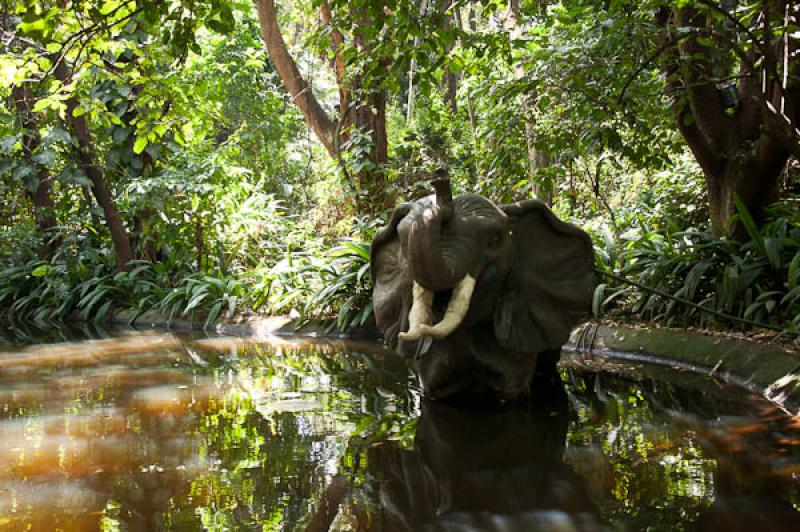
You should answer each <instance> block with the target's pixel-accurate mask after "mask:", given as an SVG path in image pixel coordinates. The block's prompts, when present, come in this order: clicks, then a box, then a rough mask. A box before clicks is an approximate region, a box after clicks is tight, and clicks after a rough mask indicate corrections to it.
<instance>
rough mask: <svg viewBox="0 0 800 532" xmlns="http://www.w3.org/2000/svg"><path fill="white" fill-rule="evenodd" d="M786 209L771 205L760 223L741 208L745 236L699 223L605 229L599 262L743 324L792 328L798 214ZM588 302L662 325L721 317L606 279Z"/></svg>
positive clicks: (796, 303)
mask: <svg viewBox="0 0 800 532" xmlns="http://www.w3.org/2000/svg"><path fill="white" fill-rule="evenodd" d="M789 212H790V211H789V210H787V209H785V208H781V207H776V208H775V209H773V211H772V212H771V219H770V220H769V221H768V222H767V223H766V224H764V225H763V226H762V227H761V228H760V229H759V228H757V227H756V225H755V224H754V223H753V220H752V219H751V218H750V216H749V214H748V213H747V212H746V211H744V210H743V208H741V207H740V209H739V219H740V222H741V224H742V226H743V227H744V228H745V230H746V232H747V233H748V234H747V237H749V238H748V239H747V240H744V239H742V240H736V239H733V238H726V237H717V236H715V235H712V234H711V233H709V232H707V231H703V230H698V229H689V230H685V231H676V232H670V231H669V230H668V229H665V230H654V229H652V228H646V227H640V228H636V229H631V230H629V231H627V232H625V233H623V234H622V235H620V237H619V238H616V237H614V235H613V234H612V233H611V231H609V230H608V229H607V228H606V229H605V230H603V231H600V234H599V238H597V237H596V238H595V246H596V251H597V256H596V263H597V267H598V269H599V270H601V271H603V272H607V273H610V274H615V275H620V276H623V277H626V278H629V279H631V280H633V281H635V282H637V283H640V284H642V285H644V286H646V287H648V288H651V289H654V290H657V291H660V292H663V293H666V294H669V295H670V296H672V297H673V298H680V299H684V300H688V301H691V302H693V303H695V304H697V305H699V306H700V307H703V308H704V309H708V310H710V311H714V312H716V313H723V314H727V315H731V316H734V317H735V318H738V319H740V320H747V321H749V322H750V323H749V324H744V325H746V326H750V327H758V326H759V325H763V326H769V327H771V328H787V329H790V330H797V329H798V326H800V220H798V219H797V218H796V215H795V216H794V217H790V216H789ZM593 309H594V312H595V314H600V313H602V312H604V311H611V312H612V313H615V314H617V315H620V314H623V315H637V316H638V317H639V318H640V319H644V320H651V321H655V322H661V323H665V324H667V325H685V324H700V325H714V324H720V321H722V322H725V321H726V320H725V319H724V318H721V317H720V316H719V315H718V314H717V315H715V314H713V313H711V312H704V311H702V310H700V309H697V308H694V307H692V306H690V305H687V304H685V303H681V302H679V301H675V300H674V299H670V298H666V297H663V296H660V295H658V294H655V293H652V292H650V291H647V290H642V289H639V288H635V287H632V286H629V285H626V284H624V283H620V282H618V281H615V280H609V279H604V280H603V281H602V282H601V283H600V284H599V285H598V287H597V289H596V291H595V295H594V304H593ZM727 321H729V322H730V321H732V320H727ZM737 323H738V324H739V325H740V326H741V325H743V324H742V323H741V322H737ZM728 325H731V323H728Z"/></svg>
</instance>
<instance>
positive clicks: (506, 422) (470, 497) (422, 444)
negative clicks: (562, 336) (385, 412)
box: [339, 379, 599, 532]
mask: <svg viewBox="0 0 800 532" xmlns="http://www.w3.org/2000/svg"><path fill="white" fill-rule="evenodd" d="M537 385H539V386H538V390H537V391H536V392H535V395H536V401H535V402H534V403H532V404H529V405H514V406H512V407H508V408H504V409H477V410H476V409H468V410H465V409H459V408H458V407H455V406H453V405H450V404H446V403H443V402H431V401H425V402H424V403H423V407H422V414H421V417H420V418H419V421H418V424H417V431H416V436H415V440H414V447H413V449H411V450H406V449H401V448H399V447H398V446H397V445H396V444H395V443H393V442H384V443H382V444H380V445H376V446H373V447H371V448H370V449H369V451H368V454H367V468H368V475H367V479H370V480H368V481H367V485H366V486H365V489H364V493H365V494H366V502H365V501H364V498H363V497H362V498H360V499H361V502H359V503H358V504H356V503H355V501H353V502H351V509H352V511H351V512H347V513H349V514H350V515H351V516H353V517H354V521H356V522H350V523H347V525H348V526H350V527H352V528H353V529H356V530H370V531H383V532H387V531H401V530H402V531H405V530H415V531H417V530H419V531H425V530H488V531H491V530H525V531H529V530H596V529H598V526H599V525H598V518H597V514H598V512H597V510H596V509H595V508H594V507H593V505H592V503H591V502H590V500H589V497H588V495H587V493H586V492H585V491H584V489H583V488H582V485H581V483H580V481H579V480H578V479H577V477H576V475H575V473H574V472H573V471H572V469H570V467H569V466H567V465H566V464H564V462H563V461H562V455H563V452H564V448H565V444H566V436H567V425H568V419H567V418H568V408H567V398H566V392H565V391H564V387H563V384H562V383H561V382H560V380H556V379H548V382H546V383H545V385H544V386H542V385H541V384H540V383H538V382H537ZM543 388H544V389H546V391H545V392H544V393H545V395H546V396H543V395H542V389H543ZM339 524H340V525H345V523H341V522H340V523H339Z"/></svg>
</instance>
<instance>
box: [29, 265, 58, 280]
mask: <svg viewBox="0 0 800 532" xmlns="http://www.w3.org/2000/svg"><path fill="white" fill-rule="evenodd" d="M52 271H53V267H52V266H50V265H49V264H42V265H41V266H37V267H36V268H34V269H33V271H32V272H31V275H33V276H34V277H44V276H46V275H49V274H50V272H52Z"/></svg>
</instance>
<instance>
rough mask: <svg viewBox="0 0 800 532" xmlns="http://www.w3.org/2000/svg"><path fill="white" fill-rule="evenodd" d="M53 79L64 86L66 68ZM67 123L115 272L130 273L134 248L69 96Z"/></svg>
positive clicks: (82, 120) (82, 119) (75, 103)
mask: <svg viewBox="0 0 800 532" xmlns="http://www.w3.org/2000/svg"><path fill="white" fill-rule="evenodd" d="M54 75H55V77H56V78H57V79H58V80H60V81H61V82H62V83H64V84H65V85H66V84H67V83H68V81H69V80H68V75H67V67H66V66H65V65H64V62H63V61H62V62H61V63H60V64H59V66H58V67H56V69H55V72H54ZM66 104H67V121H68V122H69V124H70V126H71V127H72V130H73V132H74V133H75V137H76V138H77V139H78V145H79V149H78V150H77V158H78V164H79V165H80V167H81V169H82V170H83V171H84V173H85V174H86V175H87V176H88V177H89V180H90V181H91V182H92V193H93V194H94V197H95V199H97V203H98V204H99V205H100V207H101V208H102V209H103V215H104V216H105V220H106V226H107V227H108V230H109V231H110V232H111V242H112V243H113V245H114V253H115V255H116V259H117V269H118V270H119V271H121V272H125V271H130V269H131V266H130V264H129V263H130V261H132V260H133V248H132V246H131V240H130V237H129V236H128V232H127V231H126V230H125V226H124V225H123V224H122V219H121V218H120V215H119V210H118V209H117V205H116V203H114V198H113V196H112V195H111V191H110V190H109V188H108V184H107V183H106V180H105V172H104V168H103V167H102V166H101V165H100V164H98V163H97V162H96V159H97V156H96V155H95V152H94V143H93V142H92V135H91V132H90V131H89V126H88V124H87V123H86V118H85V117H84V116H83V115H81V116H75V115H74V112H75V109H76V108H77V107H78V101H77V100H76V99H75V97H74V96H73V97H71V98H69V99H68V100H67V101H66Z"/></svg>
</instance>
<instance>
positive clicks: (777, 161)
mask: <svg viewBox="0 0 800 532" xmlns="http://www.w3.org/2000/svg"><path fill="white" fill-rule="evenodd" d="M789 7H790V3H787V2H785V1H778V0H765V1H764V2H763V3H762V10H763V11H762V15H763V16H762V17H760V18H758V19H757V20H760V21H767V22H758V23H759V24H762V25H764V26H763V27H762V28H760V29H761V31H762V33H763V34H764V38H763V40H760V41H759V42H753V43H751V48H750V49H749V50H748V51H747V52H741V51H739V52H738V62H739V63H740V66H739V67H738V68H739V70H738V72H737V71H736V70H735V68H736V67H737V65H736V62H735V61H734V59H733V54H732V53H721V54H712V53H711V52H710V49H709V48H708V47H706V46H703V45H702V44H701V43H700V42H699V37H703V36H706V37H708V36H714V37H717V34H718V33H719V32H718V31H716V30H713V31H712V30H710V29H709V28H713V24H712V22H711V20H710V19H709V17H708V15H707V14H706V13H703V12H701V11H699V10H698V9H696V8H693V7H686V8H680V9H678V8H675V9H666V8H664V9H662V10H660V11H659V13H658V16H657V20H658V22H659V23H660V24H663V25H664V27H665V28H666V32H665V34H664V42H663V43H662V47H663V49H664V50H665V57H666V61H665V63H664V65H665V68H664V72H665V74H666V78H667V84H668V90H669V92H670V94H671V96H672V101H673V111H674V113H675V116H676V119H677V123H678V128H679V130H680V132H681V134H682V136H683V138H684V139H685V140H686V143H687V145H688V146H689V148H690V149H691V151H692V153H693V154H694V156H695V158H696V159H697V162H698V164H699V165H700V167H701V169H702V170H703V174H704V177H705V181H706V187H707V190H708V198H709V210H710V216H711V226H712V229H713V231H714V232H715V233H716V234H725V233H731V232H734V233H738V234H740V235H741V234H742V228H741V227H737V226H735V225H734V224H733V215H734V214H735V213H736V207H735V198H736V197H738V198H740V199H741V201H742V203H743V205H744V206H745V207H746V208H747V209H748V211H750V213H751V214H752V215H753V217H754V218H755V220H756V221H757V222H760V221H762V220H763V218H764V214H765V209H766V207H768V206H769V205H770V204H772V203H774V202H775V201H777V200H778V199H779V198H780V175H781V172H782V171H783V168H784V167H785V166H786V162H787V161H788V159H789V157H790V156H791V155H795V156H800V133H798V130H797V127H798V126H797V124H798V122H800V112H799V111H800V84H798V76H797V75H798V73H800V68H799V67H798V63H800V62H797V61H794V62H789V61H785V62H781V61H777V60H776V59H777V58H778V57H784V58H786V59H787V60H788V59H789V58H790V57H794V56H795V55H796V52H797V50H798V46H797V40H796V39H789V38H788V37H787V38H785V39H784V38H776V37H775V36H774V35H773V33H772V31H771V30H770V29H769V27H768V24H769V22H768V21H769V20H770V17H769V13H770V12H772V13H784V12H785V13H786V24H788V23H789V21H790V19H791V18H792V16H790V15H792V11H791V10H790V9H789ZM712 9H713V10H716V12H718V11H719V10H720V9H721V8H719V7H717V6H715V5H714V7H713V8H712ZM727 16H730V17H733V15H727ZM793 16H794V17H795V18H796V17H797V14H796V13H795V14H794V15H793ZM715 31H716V33H715ZM722 44H724V42H723V43H722ZM720 72H723V73H725V74H726V75H728V76H730V77H733V78H735V79H739V80H740V81H739V84H738V86H735V87H732V88H731V89H728V90H729V94H728V99H729V100H730V99H732V98H733V97H734V96H735V97H736V98H735V100H738V101H734V102H732V103H731V102H730V101H729V102H727V105H726V102H724V101H723V94H722V93H721V89H720V88H718V87H717V83H716V81H715V80H716V79H717V78H718V77H719V73H720ZM789 74H791V75H789Z"/></svg>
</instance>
